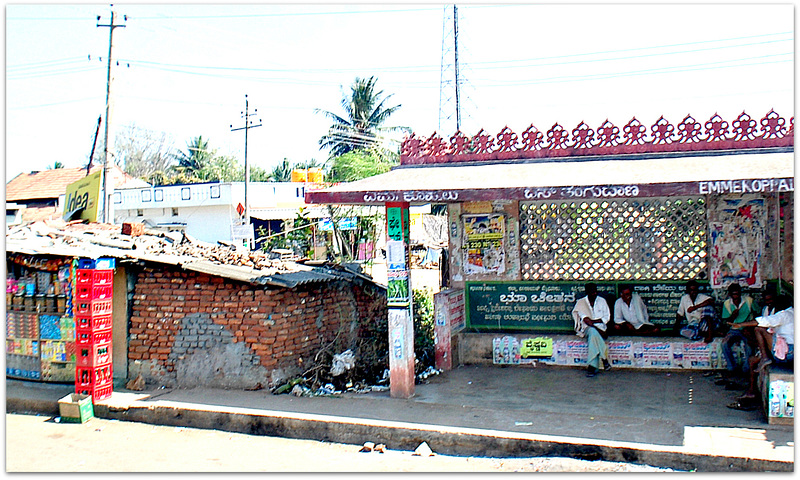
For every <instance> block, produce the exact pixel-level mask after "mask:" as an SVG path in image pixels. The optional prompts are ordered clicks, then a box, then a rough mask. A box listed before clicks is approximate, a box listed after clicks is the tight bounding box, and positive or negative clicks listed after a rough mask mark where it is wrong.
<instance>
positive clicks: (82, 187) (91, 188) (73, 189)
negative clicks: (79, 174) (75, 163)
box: [62, 170, 103, 222]
mask: <svg viewBox="0 0 800 480" xmlns="http://www.w3.org/2000/svg"><path fill="white" fill-rule="evenodd" d="M102 174H103V171H102V170H98V171H97V172H95V173H93V174H91V175H87V176H85V177H83V178H81V179H80V180H78V181H75V182H72V183H70V184H69V185H67V191H66V199H65V201H64V212H63V214H62V218H64V220H88V221H90V222H96V221H97V210H98V206H99V204H100V201H99V200H100V183H101V180H102Z"/></svg>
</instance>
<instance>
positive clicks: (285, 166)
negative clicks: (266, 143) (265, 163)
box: [269, 158, 292, 182]
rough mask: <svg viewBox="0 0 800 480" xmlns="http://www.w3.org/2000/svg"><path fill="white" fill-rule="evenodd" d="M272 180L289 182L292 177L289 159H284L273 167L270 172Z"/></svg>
mask: <svg viewBox="0 0 800 480" xmlns="http://www.w3.org/2000/svg"><path fill="white" fill-rule="evenodd" d="M269 178H270V180H272V181H273V182H288V181H290V180H291V179H292V167H291V166H289V160H287V159H285V158H284V159H283V161H282V162H281V163H279V164H278V165H276V166H275V168H273V169H272V172H270V174H269Z"/></svg>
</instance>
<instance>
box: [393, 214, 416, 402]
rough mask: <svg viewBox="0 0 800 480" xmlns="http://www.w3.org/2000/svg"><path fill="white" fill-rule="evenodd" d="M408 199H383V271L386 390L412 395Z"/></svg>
mask: <svg viewBox="0 0 800 480" xmlns="http://www.w3.org/2000/svg"><path fill="white" fill-rule="evenodd" d="M408 207H409V204H408V202H389V203H386V235H387V240H386V271H387V277H388V289H387V297H386V301H387V306H388V307H389V319H388V320H389V393H390V395H391V396H392V397H393V398H411V397H412V396H414V377H415V375H414V360H415V358H414V312H413V308H414V306H413V301H412V299H413V294H412V291H411V262H410V255H409V246H410V241H409V239H410V236H409V223H410V216H409V213H408Z"/></svg>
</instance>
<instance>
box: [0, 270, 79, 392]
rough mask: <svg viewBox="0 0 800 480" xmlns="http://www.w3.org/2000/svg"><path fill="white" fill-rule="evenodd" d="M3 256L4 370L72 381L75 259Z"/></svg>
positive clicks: (14, 375) (11, 375)
mask: <svg viewBox="0 0 800 480" xmlns="http://www.w3.org/2000/svg"><path fill="white" fill-rule="evenodd" d="M6 261H7V263H6V265H7V279H6V376H7V377H9V378H21V379H27V380H41V381H45V382H72V381H73V380H74V379H75V320H74V315H73V302H72V299H73V298H74V297H73V293H74V289H75V283H74V279H75V270H76V268H77V259H73V258H68V257H57V256H32V255H24V254H9V255H7V256H6Z"/></svg>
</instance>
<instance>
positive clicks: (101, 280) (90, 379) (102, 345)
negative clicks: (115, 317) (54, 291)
mask: <svg viewBox="0 0 800 480" xmlns="http://www.w3.org/2000/svg"><path fill="white" fill-rule="evenodd" d="M113 280H114V259H113V258H111V259H110V258H99V259H97V260H92V259H79V260H78V270H77V275H76V282H75V283H76V285H75V347H76V350H77V352H76V355H75V362H76V364H75V393H78V394H82V395H91V396H92V401H96V400H103V399H105V398H108V397H110V396H111V392H112V391H113V389H114V386H113V370H112V365H111V339H112V334H111V303H112V296H113Z"/></svg>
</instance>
